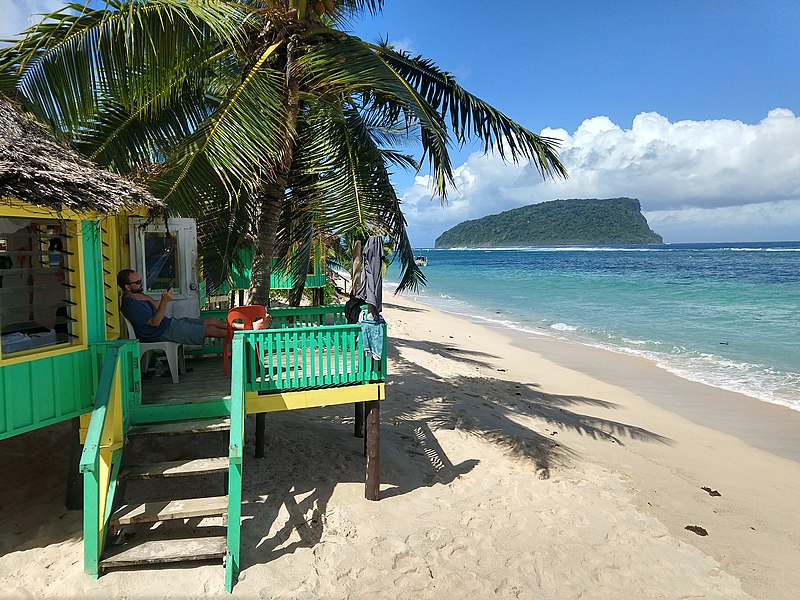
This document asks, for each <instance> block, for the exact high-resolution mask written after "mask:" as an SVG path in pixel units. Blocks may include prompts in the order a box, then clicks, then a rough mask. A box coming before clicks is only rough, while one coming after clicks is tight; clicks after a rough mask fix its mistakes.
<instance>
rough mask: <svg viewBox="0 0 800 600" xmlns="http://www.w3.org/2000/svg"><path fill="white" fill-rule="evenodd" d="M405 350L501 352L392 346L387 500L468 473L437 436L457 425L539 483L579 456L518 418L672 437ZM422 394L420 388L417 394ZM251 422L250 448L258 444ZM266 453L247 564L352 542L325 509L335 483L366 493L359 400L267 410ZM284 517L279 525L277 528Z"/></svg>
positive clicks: (477, 360) (250, 505)
mask: <svg viewBox="0 0 800 600" xmlns="http://www.w3.org/2000/svg"><path fill="white" fill-rule="evenodd" d="M407 350H414V351H424V352H426V353H432V354H435V355H439V356H446V357H450V358H452V359H454V360H458V361H459V362H460V363H462V364H466V365H469V366H471V367H479V368H480V367H483V368H492V364H491V363H492V361H493V360H495V359H496V358H497V357H494V356H492V355H489V354H486V353H480V352H471V351H465V350H461V349H458V348H454V347H452V346H447V345H444V344H439V343H435V342H427V341H413V340H405V339H390V343H389V350H388V351H389V358H390V361H391V367H390V375H389V377H388V380H387V398H386V400H384V401H383V402H382V403H381V437H382V441H383V442H382V456H381V465H382V472H381V479H382V484H383V485H382V491H381V498H390V497H397V496H401V495H403V494H406V493H409V492H412V491H414V490H415V489H418V488H421V487H430V486H433V485H440V484H444V485H446V484H448V483H450V482H452V481H453V480H454V479H456V478H457V477H459V476H460V475H462V474H465V473H468V472H469V471H471V470H472V469H473V468H474V467H475V466H476V465H477V464H478V462H479V461H478V460H477V459H467V460H464V461H463V462H461V463H459V464H453V463H452V462H451V461H450V459H449V457H448V456H447V453H446V451H445V450H444V449H443V448H442V446H441V445H440V444H439V442H438V440H437V438H436V430H441V429H451V430H459V431H462V432H464V433H466V434H468V435H474V436H477V437H479V438H481V439H484V440H487V441H489V442H491V443H494V444H497V445H499V446H501V447H503V448H504V449H505V450H506V451H507V452H509V453H510V454H512V455H513V456H516V457H520V458H524V459H528V460H530V461H532V463H533V464H534V466H535V468H536V471H537V474H538V476H539V477H540V478H543V479H546V478H548V477H549V476H550V472H551V469H552V468H553V467H555V466H558V465H566V464H569V462H571V461H572V460H573V459H574V458H575V457H576V456H577V454H576V452H575V451H574V450H572V449H570V448H569V447H567V446H565V445H564V444H561V443H559V442H558V441H557V440H556V439H554V437H553V434H552V432H548V430H547V429H546V428H543V430H544V431H537V430H535V429H533V428H532V426H531V425H526V424H523V423H521V422H520V421H519V416H520V415H525V416H530V417H534V418H535V419H538V420H542V421H544V423H546V424H547V425H548V426H551V427H552V428H553V429H554V430H555V429H568V430H573V431H576V432H578V433H579V434H581V435H585V436H589V437H591V438H593V439H597V440H602V441H607V442H609V443H616V444H620V445H623V444H624V441H625V440H626V439H632V440H637V441H644V442H652V443H659V444H670V443H672V442H671V440H670V439H669V438H666V437H664V436H662V435H659V434H657V433H655V432H652V431H649V430H647V429H644V428H641V427H637V426H635V425H631V424H627V423H622V422H619V421H614V420H610V419H603V418H599V417H594V416H590V415H587V414H584V413H582V412H581V409H582V408H598V407H599V408H604V409H612V410H613V409H614V408H615V407H616V405H615V404H614V403H613V402H609V401H606V400H599V399H594V398H587V397H583V396H571V395H559V394H548V393H545V392H542V391H541V390H540V389H539V387H540V386H539V385H538V384H536V383H520V382H516V381H512V380H506V379H500V378H492V377H486V376H478V375H475V376H463V375H462V376H452V377H448V376H447V374H446V373H435V372H433V371H431V370H430V369H427V368H425V366H423V365H421V364H419V362H414V361H411V360H407V359H405V358H403V353H404V352H405V351H407ZM420 390H424V393H423V394H420ZM253 438H254V432H253V424H252V423H248V428H247V445H248V446H250V447H252V443H253ZM265 455H266V458H265V459H263V460H258V459H252V458H248V459H247V461H246V464H245V469H244V474H245V481H244V490H243V494H244V497H245V498H246V499H247V498H250V499H251V500H249V501H246V503H245V505H244V506H243V516H244V517H245V520H244V522H243V524H242V541H243V549H244V552H243V565H242V567H243V568H246V567H247V566H248V565H251V564H259V563H266V562H270V561H273V560H276V559H277V558H279V557H281V556H283V555H286V554H290V553H292V552H294V551H295V550H296V549H298V548H301V547H313V546H314V545H316V544H317V543H319V541H320V539H321V538H322V535H323V533H324V532H325V531H326V530H329V532H331V531H330V530H331V529H333V530H334V531H333V532H334V533H336V534H339V535H345V536H346V535H347V527H348V525H347V524H343V523H342V522H337V521H336V519H335V518H333V517H332V516H331V514H329V511H328V503H329V501H330V498H331V496H332V494H333V491H334V489H335V488H336V486H338V485H341V484H347V485H358V486H363V482H364V457H363V441H362V440H361V439H358V438H354V437H353V408H352V405H342V406H333V407H328V408H324V409H309V410H304V411H292V412H286V413H273V414H270V415H268V425H267V444H266V448H265ZM281 519H283V523H282V524H280V526H278V527H277V528H276V527H275V525H276V523H279V522H280V520H281Z"/></svg>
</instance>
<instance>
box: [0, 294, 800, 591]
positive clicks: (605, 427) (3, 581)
mask: <svg viewBox="0 0 800 600" xmlns="http://www.w3.org/2000/svg"><path fill="white" fill-rule="evenodd" d="M385 300H386V301H387V306H386V307H385V309H384V316H385V317H386V320H387V321H388V323H389V327H390V329H389V336H390V350H389V351H390V377H389V380H388V384H387V396H388V398H387V400H386V401H385V402H384V403H383V404H382V414H381V421H382V480H383V482H384V483H383V485H382V488H381V489H382V499H381V501H380V502H369V501H367V500H365V499H364V498H363V493H364V487H363V471H364V466H363V456H362V447H361V443H362V442H361V440H358V439H355V438H353V437H352V407H350V406H345V407H331V408H328V409H315V410H308V411H297V412H294V413H283V414H276V415H269V416H268V421H267V422H268V425H267V428H268V429H267V435H268V440H267V458H266V459H264V460H256V459H253V458H248V459H247V460H246V462H245V466H244V468H245V478H246V485H245V489H244V497H245V498H246V499H248V503H247V504H246V505H245V506H244V507H243V513H244V515H245V520H244V522H243V527H242V532H243V565H242V574H241V578H240V582H239V583H238V584H237V586H236V588H235V590H234V596H236V597H253V598H309V599H310V598H387V597H388V598H410V597H419V598H447V599H448V600H449V599H452V598H475V599H477V598H486V597H498V598H553V599H555V598H584V599H585V598H614V599H620V598H624V599H627V598H631V599H633V598H670V599H672V598H726V599H727V598H749V597H755V598H768V599H787V600H788V599H792V600H794V599H795V598H797V590H800V568H798V566H797V565H798V563H800V525H798V523H799V522H800V519H798V518H797V517H796V514H795V513H796V509H797V506H798V501H797V499H798V497H800V496H799V495H798V494H800V463H798V462H796V461H794V460H791V459H789V458H786V457H781V456H778V455H777V454H774V453H770V452H766V451H765V450H762V449H757V448H755V447H754V446H753V445H748V444H746V443H745V442H743V441H741V440H740V439H738V438H737V437H734V436H732V435H730V434H729V433H722V432H720V431H716V430H714V429H711V428H708V427H705V426H703V425H700V424H698V423H697V422H702V420H703V417H702V415H701V414H700V413H702V411H696V412H695V413H692V411H691V410H690V409H687V408H686V406H683V407H682V408H680V410H679V408H675V410H676V411H678V412H679V413H680V414H678V412H670V411H668V410H665V408H664V406H669V402H670V400H671V399H673V400H676V401H679V403H683V404H686V405H688V406H692V405H702V404H703V402H704V400H705V399H706V398H707V397H711V396H713V397H714V399H715V401H724V398H726V397H728V398H729V399H730V400H731V406H734V407H740V408H741V406H744V405H742V404H741V403H742V402H744V403H745V405H746V406H747V408H746V410H747V411H751V412H747V415H748V416H747V418H748V419H749V420H750V421H752V420H753V418H752V415H753V414H756V415H761V417H762V418H763V420H764V425H763V426H762V427H761V428H759V427H758V426H753V425H752V423H750V426H749V434H748V435H751V438H752V439H751V443H754V442H753V440H760V441H767V438H769V423H770V420H774V421H778V422H781V423H789V426H788V427H787V428H786V431H788V432H789V433H788V435H789V436H791V432H792V431H793V429H792V425H791V424H792V423H800V414H797V413H792V411H789V410H788V409H780V407H768V408H765V409H764V410H763V411H762V410H761V406H762V404H763V403H758V402H757V401H755V400H752V401H751V400H749V399H744V400H743V399H742V398H741V397H739V396H737V395H736V394H729V395H727V396H726V394H727V393H725V392H720V391H718V390H711V388H707V387H705V386H702V385H698V384H692V383H689V382H685V381H683V380H680V379H678V378H675V377H672V376H670V375H669V374H666V373H664V372H663V371H661V370H659V369H657V368H656V367H654V366H652V365H650V364H648V363H647V362H645V361H641V360H632V359H630V358H629V357H620V356H617V355H614V354H610V353H606V352H599V351H595V350H591V349H586V348H582V347H580V346H570V345H563V344H561V345H559V344H555V343H554V342H552V341H545V340H539V341H537V340H527V341H523V343H522V344H521V341H520V340H519V339H512V336H510V335H508V334H507V332H504V331H502V330H497V329H488V328H484V327H481V326H479V325H476V324H474V323H470V322H468V321H465V320H462V319H458V318H455V317H453V316H451V315H446V314H443V313H440V312H437V311H435V310H432V309H430V308H428V307H424V306H421V305H417V304H414V303H413V302H411V301H410V300H408V299H404V298H398V297H387V298H385ZM520 345H522V346H524V348H522V347H520ZM565 357H567V358H566V359H565ZM575 357H578V358H575ZM581 357H583V358H581ZM552 358H556V359H560V360H558V362H556V361H554V360H552ZM623 360H625V361H628V362H626V363H622V362H620V361H623ZM559 363H561V364H565V365H566V364H569V365H571V366H572V367H574V365H575V364H577V365H580V364H585V365H586V368H582V369H580V370H576V369H575V368H568V367H566V366H561V365H560V364H559ZM621 365H624V368H623V367H621ZM773 409H775V410H777V411H778V412H775V410H773ZM744 410H745V409H744V408H742V409H741V410H740V411H739V412H740V413H741V412H742V411H744ZM690 419H691V420H690ZM742 420H743V419H742V418H739V419H735V418H731V419H730V421H731V422H732V423H734V424H735V423H736V422H738V421H742ZM249 421H250V422H248V432H247V433H248V436H249V438H248V441H249V442H250V443H251V444H252V435H253V423H252V422H251V421H252V419H249ZM694 421H697V422H694ZM720 428H722V429H724V428H723V427H720ZM725 430H726V431H736V427H734V426H731V427H730V428H728V429H725ZM798 430H799V431H800V429H798ZM759 432H760V434H759ZM68 434H69V427H68V426H66V424H65V425H58V426H54V427H51V428H48V429H45V430H40V431H38V432H34V433H31V434H27V435H24V436H19V437H17V438H12V439H11V440H6V441H4V442H0V457H2V466H0V481H2V487H1V488H0V553H1V554H2V556H0V590H2V592H0V596H2V597H32V598H33V597H35V598H39V597H52V598H67V597H74V598H83V597H96V598H100V597H102V598H108V597H115V598H116V597H119V598H179V597H180V598H182V597H190V598H194V597H197V598H199V597H208V596H219V597H225V596H226V593H225V592H224V589H223V570H222V567H220V566H219V565H204V566H199V567H198V566H188V567H185V566H181V567H173V568H169V569H149V570H130V571H114V572H110V573H108V574H105V575H103V576H102V577H101V578H100V579H99V580H97V581H95V580H92V579H91V578H89V577H88V576H87V575H85V574H84V573H83V571H82V550H81V540H80V536H81V521H80V519H81V517H80V514H79V513H71V512H68V511H66V510H64V509H63V492H64V487H63V484H64V482H63V478H64V474H65V469H66V458H67V457H66V452H64V451H63V449H62V447H63V445H64V444H65V443H66V441H67V440H68V437H69V436H68ZM759 435H761V438H759V437H758V436H759ZM743 437H746V436H743ZM783 443H784V444H785V443H786V442H783ZM756 445H758V446H760V447H762V448H763V447H764V446H767V447H768V446H769V444H768V443H764V444H761V443H757V444H756ZM34 448H39V449H41V451H42V452H43V453H47V454H46V455H45V454H42V455H40V456H38V457H30V456H29V453H30V451H31V450H32V449H34ZM784 454H786V453H784ZM50 456H52V459H51V458H50ZM703 486H708V487H709V488H710V489H713V490H718V491H719V493H720V494H721V496H714V497H712V496H710V495H709V494H708V493H707V492H705V491H703V490H702V489H701V487H703ZM214 493H216V492H214ZM687 525H697V526H700V527H703V528H704V529H705V530H707V532H708V535H707V536H705V537H701V536H698V535H696V534H695V533H692V532H690V531H687V530H686V529H684V527H685V526H687Z"/></svg>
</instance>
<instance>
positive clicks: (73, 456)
mask: <svg viewBox="0 0 800 600" xmlns="http://www.w3.org/2000/svg"><path fill="white" fill-rule="evenodd" d="M70 437H71V438H72V439H71V440H70V452H69V467H68V469H69V470H68V471H67V497H66V500H65V501H64V506H66V507H67V510H83V474H82V473H81V472H80V463H81V451H82V450H83V446H81V418H80V417H75V418H74V419H72V435H71V436H70Z"/></svg>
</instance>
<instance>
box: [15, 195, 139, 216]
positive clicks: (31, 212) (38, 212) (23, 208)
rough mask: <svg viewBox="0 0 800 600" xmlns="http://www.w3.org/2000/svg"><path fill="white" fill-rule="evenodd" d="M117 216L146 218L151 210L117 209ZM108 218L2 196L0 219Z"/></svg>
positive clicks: (90, 212)
mask: <svg viewBox="0 0 800 600" xmlns="http://www.w3.org/2000/svg"><path fill="white" fill-rule="evenodd" d="M114 212H115V214H117V215H122V214H126V215H135V216H141V217H146V216H147V215H148V214H149V213H150V210H149V209H148V208H147V207H141V208H131V209H126V210H124V211H122V210H119V209H115V211H114ZM105 216H107V213H102V212H98V211H95V210H86V211H76V210H74V209H71V208H64V209H62V210H56V209H54V208H50V207H49V206H38V205H36V204H31V203H30V202H25V201H24V200H17V199H16V198H11V197H10V196H0V217H31V218H34V219H42V218H52V219H64V220H66V221H80V220H84V219H86V220H89V221H97V220H98V219H102V218H103V217H105Z"/></svg>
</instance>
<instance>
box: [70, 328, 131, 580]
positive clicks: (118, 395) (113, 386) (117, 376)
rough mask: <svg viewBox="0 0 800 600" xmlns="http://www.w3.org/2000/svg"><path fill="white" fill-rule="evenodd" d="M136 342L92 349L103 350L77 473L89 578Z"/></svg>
mask: <svg viewBox="0 0 800 600" xmlns="http://www.w3.org/2000/svg"><path fill="white" fill-rule="evenodd" d="M136 346H138V343H137V342H134V341H129V340H122V341H119V342H111V343H105V344H97V345H96V346H95V347H94V348H93V350H94V351H96V352H101V351H102V348H105V353H104V354H103V358H102V365H101V368H100V373H99V377H98V380H97V385H96V388H95V389H96V391H95V401H94V407H93V409H92V413H91V419H90V421H89V427H88V429H87V431H86V440H85V442H84V446H83V451H82V453H81V460H80V472H81V473H83V564H84V570H85V571H86V572H87V573H89V574H90V575H91V576H92V577H94V578H97V577H98V576H99V564H100V558H101V556H102V553H103V548H104V546H105V542H106V534H107V533H108V525H109V521H110V519H111V513H112V510H113V505H114V492H115V490H116V484H117V474H118V472H119V466H120V463H121V462H122V446H123V444H124V441H125V431H126V428H127V423H128V419H127V414H126V413H127V400H128V399H127V395H128V394H129V393H134V391H133V390H130V389H128V388H127V387H124V386H123V383H124V382H125V380H126V379H130V375H131V371H132V369H133V368H135V367H134V365H135V363H134V360H135V358H134V354H135V357H136V358H138V355H139V354H138V348H136ZM134 350H135V352H134ZM126 374H127V377H126V376H125V375H126Z"/></svg>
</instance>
